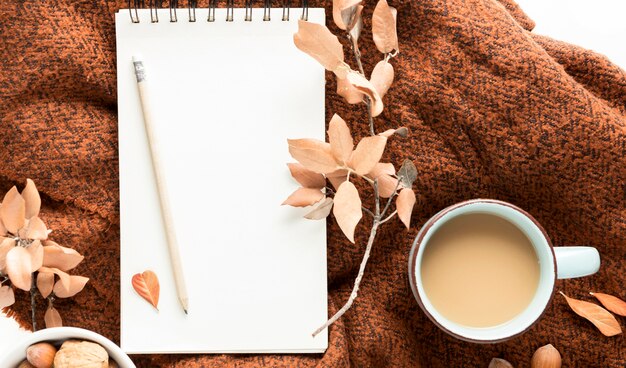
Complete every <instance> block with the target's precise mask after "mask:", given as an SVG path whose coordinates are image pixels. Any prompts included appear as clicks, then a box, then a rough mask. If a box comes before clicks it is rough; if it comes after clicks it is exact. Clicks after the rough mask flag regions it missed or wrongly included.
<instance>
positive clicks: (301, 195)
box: [282, 188, 324, 207]
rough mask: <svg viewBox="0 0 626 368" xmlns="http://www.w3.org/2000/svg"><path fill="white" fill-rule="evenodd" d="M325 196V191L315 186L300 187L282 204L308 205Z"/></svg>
mask: <svg viewBox="0 0 626 368" xmlns="http://www.w3.org/2000/svg"><path fill="white" fill-rule="evenodd" d="M322 198H324V193H322V191H320V190H319V189H315V188H298V189H297V190H296V191H295V192H293V193H291V195H290V196H289V197H288V198H287V199H285V201H284V202H283V203H282V205H289V206H293V207H306V206H310V205H312V204H315V203H317V202H319V201H320V200H322Z"/></svg>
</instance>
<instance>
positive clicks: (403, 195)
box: [396, 188, 415, 229]
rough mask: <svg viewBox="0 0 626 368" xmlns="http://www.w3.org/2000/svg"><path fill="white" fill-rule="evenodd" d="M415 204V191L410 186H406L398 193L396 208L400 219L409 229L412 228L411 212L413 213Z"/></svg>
mask: <svg viewBox="0 0 626 368" xmlns="http://www.w3.org/2000/svg"><path fill="white" fill-rule="evenodd" d="M414 205H415V193H413V190H412V189H410V188H404V189H402V190H401V191H400V194H398V198H396V209H397V210H398V217H399V218H400V221H402V223H403V224H404V226H406V228H407V229H410V228H411V214H412V213H413V206H414Z"/></svg>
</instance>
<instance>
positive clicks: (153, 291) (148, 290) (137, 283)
mask: <svg viewBox="0 0 626 368" xmlns="http://www.w3.org/2000/svg"><path fill="white" fill-rule="evenodd" d="M132 284H133V289H135V291H136V292H137V294H139V296H141V297H142V298H144V299H145V300H147V301H148V303H150V304H152V306H153V307H154V308H156V310H159V308H158V305H159V293H160V290H161V287H160V286H159V279H158V278H157V275H156V274H155V273H154V272H152V271H150V270H146V271H144V272H143V273H138V274H135V275H133V278H132Z"/></svg>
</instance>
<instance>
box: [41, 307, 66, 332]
mask: <svg viewBox="0 0 626 368" xmlns="http://www.w3.org/2000/svg"><path fill="white" fill-rule="evenodd" d="M43 321H44V322H45V323H46V328H53V327H63V319H62V318H61V315H60V314H59V311H58V310H56V308H55V307H53V306H52V305H50V306H48V309H46V314H44V316H43Z"/></svg>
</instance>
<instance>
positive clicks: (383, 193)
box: [377, 174, 398, 198]
mask: <svg viewBox="0 0 626 368" xmlns="http://www.w3.org/2000/svg"><path fill="white" fill-rule="evenodd" d="M377 179H378V195H380V197H381V198H389V197H391V196H392V195H393V194H394V193H395V192H396V190H397V189H398V179H396V178H394V177H393V176H390V175H387V174H380V175H379V176H378V178H377Z"/></svg>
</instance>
